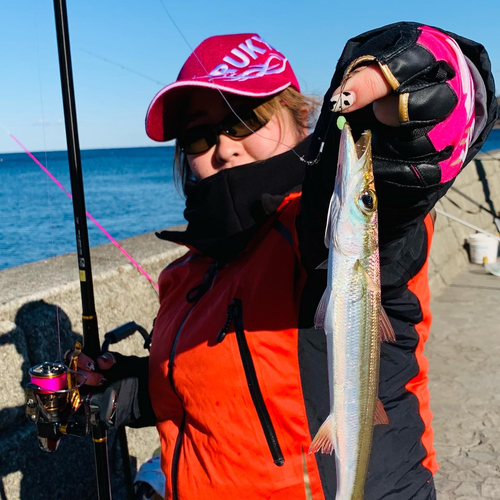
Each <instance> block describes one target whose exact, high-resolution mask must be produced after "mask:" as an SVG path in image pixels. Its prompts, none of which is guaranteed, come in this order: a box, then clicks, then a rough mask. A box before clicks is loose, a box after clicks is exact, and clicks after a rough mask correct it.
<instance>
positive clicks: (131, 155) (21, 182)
mask: <svg viewBox="0 0 500 500" xmlns="http://www.w3.org/2000/svg"><path fill="white" fill-rule="evenodd" d="M495 149H500V129H497V130H493V132H492V133H491V135H490V137H489V139H488V141H487V143H486V144H485V146H484V148H483V151H492V150H495ZM173 152H174V148H173V147H171V146H166V147H151V148H126V149H125V148H124V149H100V150H86V151H82V170H83V176H84V184H85V199H86V207H87V211H88V212H89V213H91V214H92V215H93V216H94V217H95V218H96V219H97V220H98V221H99V222H100V223H101V225H102V226H103V227H104V228H105V229H106V230H107V231H108V232H109V233H110V234H111V235H112V236H113V237H114V238H115V239H117V240H121V239H123V238H128V237H130V236H136V235H139V234H143V233H148V232H151V231H157V230H159V229H163V228H167V227H170V226H175V225H178V224H182V223H184V222H185V221H184V218H183V215H182V214H183V210H184V199H183V197H182V196H181V194H179V192H178V191H177V190H176V188H175V186H174V182H173V178H172V161H173ZM35 157H36V158H37V159H38V160H39V161H40V163H42V164H43V165H44V166H45V167H46V168H47V169H48V170H49V171H50V172H51V173H52V174H53V175H54V177H56V178H57V179H58V180H59V182H60V183H61V184H62V185H63V186H65V188H66V189H67V190H68V191H71V183H70V179H69V171H68V157H67V154H66V152H65V151H56V152H48V153H35ZM88 227H89V238H90V244H91V246H94V245H101V244H103V243H107V242H108V239H107V238H106V236H104V234H102V233H101V232H100V231H99V230H98V229H97V228H96V227H95V225H94V224H93V223H92V222H91V221H88ZM74 250H75V229H74V222H73V207H72V204H71V200H70V199H69V198H68V196H67V195H66V194H64V192H63V191H62V190H61V189H60V188H59V187H57V186H56V184H54V182H53V181H52V180H50V179H49V177H48V176H47V175H46V174H45V173H44V172H43V171H42V170H41V169H40V167H38V165H37V164H36V163H35V162H34V161H33V160H32V159H31V158H30V157H29V156H28V155H26V154H25V153H11V154H0V269H5V268H8V267H14V266H19V265H21V264H26V263H28V262H34V261H37V260H42V259H46V258H48V257H53V256H55V255H60V254H64V253H68V252H73V251H74Z"/></svg>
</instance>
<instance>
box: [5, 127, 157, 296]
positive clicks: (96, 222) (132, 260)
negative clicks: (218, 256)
mask: <svg viewBox="0 0 500 500" xmlns="http://www.w3.org/2000/svg"><path fill="white" fill-rule="evenodd" d="M0 126H1V127H2V128H3V129H4V130H5V131H6V132H7V134H8V135H9V136H10V137H12V139H13V140H14V141H15V142H16V143H17V144H18V145H19V146H20V147H21V148H22V149H23V151H24V152H25V153H26V154H27V155H28V156H29V157H30V158H31V159H32V160H33V161H34V162H35V163H36V164H37V165H38V166H39V167H40V168H41V169H42V170H43V171H44V172H45V173H46V174H47V175H48V176H49V177H50V178H51V179H52V181H53V182H54V183H55V184H56V185H57V186H58V187H59V189H61V190H62V191H64V193H65V194H66V196H68V198H70V199H73V195H72V194H71V193H70V192H69V191H68V190H67V189H66V188H65V187H64V186H63V185H62V184H61V183H60V182H59V181H58V180H57V179H56V178H55V177H54V176H53V175H52V173H51V172H50V171H49V170H48V169H47V168H46V167H44V166H43V165H42V164H41V163H40V161H39V160H38V159H37V158H36V157H35V156H34V155H33V154H32V153H31V152H30V151H28V149H27V148H26V147H25V146H24V145H23V144H22V142H21V141H20V140H19V139H18V138H17V137H16V136H15V135H14V134H12V133H11V132H9V130H8V129H7V128H6V127H5V125H4V124H3V123H1V122H0ZM85 213H86V215H87V217H88V218H89V219H90V220H91V221H92V222H93V223H94V224H95V225H96V226H97V227H98V228H99V229H100V231H101V232H102V233H104V235H105V236H106V237H107V238H108V239H109V241H111V243H113V245H115V247H116V248H118V250H120V252H121V253H122V254H123V255H124V256H125V257H126V258H127V259H128V260H129V261H130V262H131V264H132V265H133V266H134V267H135V268H136V269H137V270H138V271H139V272H140V273H141V274H142V275H143V276H144V277H145V278H146V279H147V280H148V281H149V282H150V283H151V285H152V286H153V287H154V289H155V291H156V292H157V291H158V285H157V284H156V283H155V281H154V280H153V279H152V278H151V277H150V276H149V274H148V273H147V272H146V271H145V270H144V269H143V268H142V267H141V266H140V264H139V263H138V262H136V260H135V259H134V258H133V257H132V256H131V255H130V254H129V253H128V252H127V251H126V250H125V249H124V248H123V247H122V246H121V245H120V244H119V243H118V242H117V241H116V240H115V239H114V238H113V237H112V236H111V235H110V234H109V233H108V231H106V229H104V227H103V226H102V225H101V224H100V223H99V222H98V221H97V220H96V219H95V217H94V216H93V215H92V214H90V213H89V212H88V211H86V212H85Z"/></svg>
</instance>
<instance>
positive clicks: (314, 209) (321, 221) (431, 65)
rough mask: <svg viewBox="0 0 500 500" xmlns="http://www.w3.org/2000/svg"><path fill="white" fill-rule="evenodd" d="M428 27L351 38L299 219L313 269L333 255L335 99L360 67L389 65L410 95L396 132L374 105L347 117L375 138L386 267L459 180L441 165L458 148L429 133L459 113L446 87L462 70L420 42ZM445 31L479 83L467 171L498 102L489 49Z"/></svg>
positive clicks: (324, 113)
mask: <svg viewBox="0 0 500 500" xmlns="http://www.w3.org/2000/svg"><path fill="white" fill-rule="evenodd" d="M421 26H422V25H420V24H417V23H396V24H393V25H389V26H385V27H383V28H379V29H376V30H373V31H370V32H367V33H364V34H362V35H359V36H358V37H355V38H353V39H352V40H350V41H349V42H348V43H347V45H346V47H345V49H344V51H343V53H342V56H341V58H340V60H339V62H338V64H337V68H336V71H335V74H334V75H333V78H332V82H331V85H330V88H329V90H328V92H327V93H326V95H325V98H324V102H323V106H322V109H321V113H320V117H319V120H318V123H317V126H316V129H315V131H314V134H313V136H312V140H311V149H310V152H309V160H313V159H315V158H317V157H318V155H319V162H318V163H316V164H314V165H312V166H310V167H308V169H307V171H306V175H305V179H304V183H303V194H302V207H301V213H300V215H299V216H298V217H297V233H298V238H299V250H300V254H301V258H302V261H303V264H304V265H305V267H306V269H307V270H308V271H312V270H314V269H315V268H316V266H317V265H319V264H320V263H321V262H322V261H324V260H325V259H326V258H327V250H326V248H325V245H324V241H323V240H324V230H325V226H326V217H327V213H328V206H329V202H330V197H331V194H332V192H333V186H334V182H335V174H336V164H337V156H338V144H339V139H340V131H339V129H338V128H337V126H336V120H337V117H338V116H339V115H338V114H335V113H332V112H331V111H330V109H329V105H330V98H331V96H332V94H333V91H334V90H335V89H336V88H337V87H338V86H339V85H340V84H341V81H342V79H343V77H344V74H345V73H346V71H347V72H349V71H350V70H351V69H352V68H353V67H354V66H356V65H361V64H366V63H377V64H379V66H384V69H385V70H386V71H387V73H388V74H389V75H390V76H391V77H392V78H393V80H394V81H395V82H396V83H395V84H394V85H393V88H394V93H396V94H398V95H400V96H401V95H403V94H407V96H409V98H407V99H406V103H407V109H406V112H407V115H408V111H409V118H408V117H407V119H406V121H405V122H402V123H401V126H400V127H397V128H393V127H386V126H384V125H382V124H381V123H380V122H378V121H377V120H376V119H375V116H374V114H373V111H372V107H371V106H367V107H366V108H363V109H361V110H359V111H355V112H353V113H349V114H346V115H345V116H346V118H347V119H348V121H349V124H350V125H351V128H352V130H353V135H354V137H355V139H356V138H357V137H358V136H359V135H360V134H361V133H362V132H363V131H364V130H366V129H371V130H372V134H373V163H374V172H375V183H376V190H377V196H378V199H379V236H380V250H381V263H382V264H387V263H388V262H391V261H394V260H397V259H399V258H400V257H401V249H402V248H403V247H406V246H407V245H405V244H403V242H404V240H408V239H411V237H412V236H411V235H412V233H413V232H418V231H420V230H421V226H422V224H421V222H422V220H423V219H424V217H425V216H426V215H427V213H428V212H429V211H430V210H431V209H432V207H433V206H434V205H435V203H436V202H437V201H438V200H439V198H441V197H442V196H443V195H444V194H445V193H446V191H447V190H448V189H449V187H450V186H451V184H452V183H453V179H450V180H446V181H444V182H443V181H442V178H441V168H440V162H443V161H445V160H447V159H448V158H450V156H451V154H452V153H453V147H452V146H451V145H450V146H448V147H444V148H443V149H440V150H437V149H436V148H435V147H434V146H433V145H432V143H431V141H430V139H429V136H428V134H429V132H430V131H431V130H432V129H433V127H434V126H436V125H437V124H439V123H440V122H442V121H443V120H444V119H445V118H446V117H447V116H449V115H450V113H451V112H452V111H453V108H454V106H455V104H456V103H455V101H454V96H453V93H452V92H450V89H449V88H448V87H449V85H447V82H448V81H449V80H450V79H451V78H453V77H454V76H455V72H454V71H453V68H451V67H450V65H449V64H448V63H447V62H446V61H443V60H439V58H436V57H434V56H433V55H432V53H431V52H430V51H429V50H423V49H422V46H421V45H419V44H417V39H418V38H419V36H420V34H421ZM443 33H444V32H443ZM446 34H447V35H448V36H450V37H452V38H453V39H454V40H455V41H456V42H457V43H458V45H459V46H460V49H461V50H462V53H463V54H464V55H465V56H466V60H467V63H468V67H469V68H470V73H471V74H472V78H473V79H474V82H475V116H476V128H475V133H474V136H473V138H472V140H471V144H470V147H469V150H468V154H467V156H466V158H465V161H464V162H463V164H462V168H463V167H464V166H465V165H466V164H467V163H468V162H469V161H470V160H471V159H472V158H473V156H474V155H475V154H476V153H477V152H478V151H479V149H480V148H481V146H482V145H483V143H484V141H485V140H486V138H487V136H488V133H489V132H490V130H491V128H492V127H493V125H494V123H495V120H496V116H497V103H496V98H495V90H494V82H493V77H492V74H491V67H490V61H489V59H488V55H487V53H486V51H485V49H484V47H483V46H481V45H479V44H477V43H475V42H472V41H470V40H467V39H465V38H462V37H459V36H457V35H454V34H452V33H446ZM384 74H386V73H384ZM386 76H387V75H386ZM394 77H395V78H394ZM400 103H401V101H400ZM400 119H401V117H400ZM321 148H323V149H322V152H321V154H319V151H320V149H321Z"/></svg>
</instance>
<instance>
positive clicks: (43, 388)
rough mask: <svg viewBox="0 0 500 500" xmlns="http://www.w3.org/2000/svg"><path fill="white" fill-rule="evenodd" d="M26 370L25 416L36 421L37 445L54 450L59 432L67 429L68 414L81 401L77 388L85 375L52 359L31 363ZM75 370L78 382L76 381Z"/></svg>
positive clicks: (64, 431)
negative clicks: (27, 375) (28, 376)
mask: <svg viewBox="0 0 500 500" xmlns="http://www.w3.org/2000/svg"><path fill="white" fill-rule="evenodd" d="M70 364H72V363H70ZM29 374H30V383H29V384H28V385H27V386H26V392H25V393H26V416H27V417H28V419H29V420H30V421H31V422H33V423H36V425H37V439H38V445H39V447H40V448H41V449H42V450H44V451H55V450H57V447H58V446H59V440H60V439H61V436H62V435H64V434H67V433H68V417H69V416H70V415H71V414H72V413H74V412H75V411H76V410H77V409H78V407H79V406H80V404H81V398H80V392H79V388H80V387H81V386H82V385H83V384H84V382H85V381H86V377H85V375H84V374H78V373H77V372H76V371H75V370H73V369H71V368H68V367H67V366H66V365H64V364H63V363H60V362H52V361H46V362H45V363H41V364H38V365H36V366H34V367H32V368H31V369H30V371H29ZM77 374H78V375H80V378H81V381H80V383H77ZM71 433H74V432H71Z"/></svg>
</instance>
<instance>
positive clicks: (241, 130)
mask: <svg viewBox="0 0 500 500" xmlns="http://www.w3.org/2000/svg"><path fill="white" fill-rule="evenodd" d="M266 123H267V122H264V123H263V122H262V121H261V120H259V118H258V117H257V115H256V114H255V113H254V112H253V111H245V112H240V113H238V117H236V116H234V115H232V116H230V117H229V118H227V119H226V124H224V125H222V126H223V127H224V128H223V130H224V132H225V133H226V134H227V135H230V136H231V137H246V136H247V135H250V134H252V133H253V132H256V131H257V130H259V129H260V128H262V127H263V126H264V125H266Z"/></svg>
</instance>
